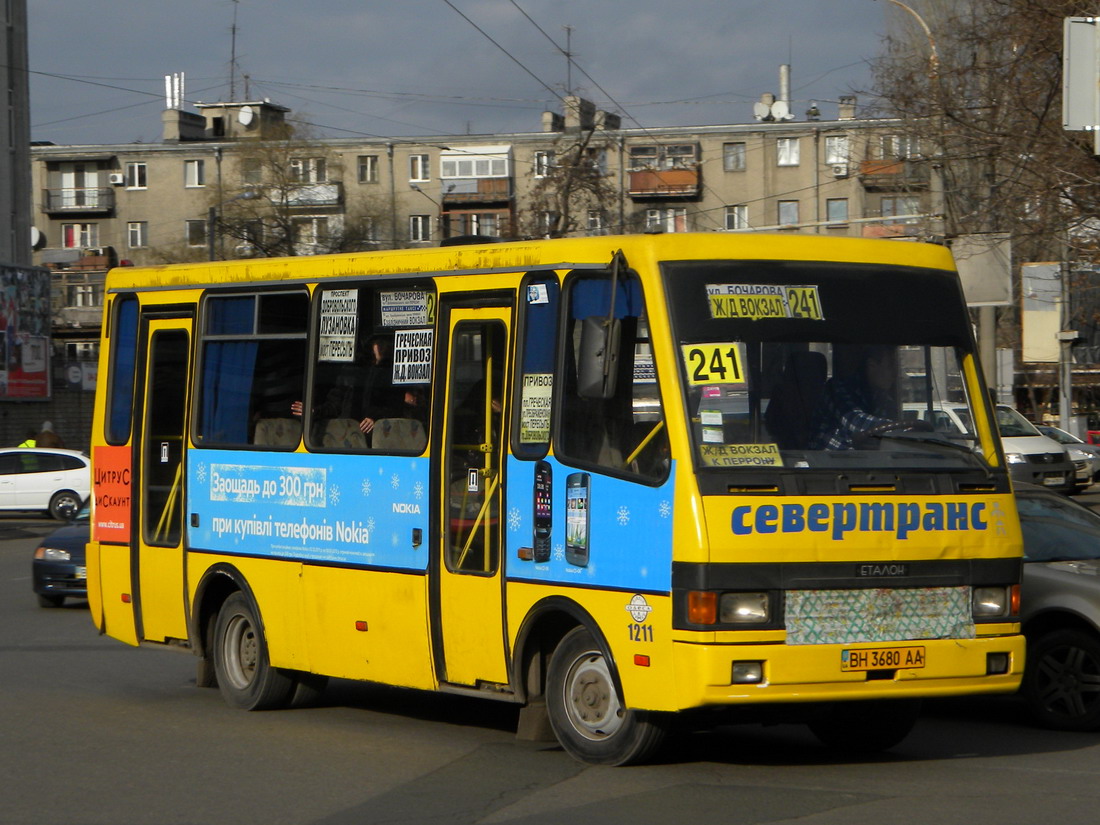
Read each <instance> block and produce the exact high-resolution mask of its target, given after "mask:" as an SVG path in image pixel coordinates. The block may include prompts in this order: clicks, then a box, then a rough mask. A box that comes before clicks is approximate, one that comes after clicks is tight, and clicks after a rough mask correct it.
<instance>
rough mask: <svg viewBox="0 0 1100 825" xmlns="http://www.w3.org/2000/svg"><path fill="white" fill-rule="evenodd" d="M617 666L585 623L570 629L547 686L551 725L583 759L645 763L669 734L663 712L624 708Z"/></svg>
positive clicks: (573, 753)
mask: <svg viewBox="0 0 1100 825" xmlns="http://www.w3.org/2000/svg"><path fill="white" fill-rule="evenodd" d="M612 667H613V665H611V663H609V662H608V661H607V658H606V657H605V656H604V655H603V652H602V651H601V650H600V646H599V645H598V644H596V641H595V639H593V638H592V634H591V633H589V632H588V631H587V630H586V629H585V628H583V627H578V628H575V629H573V630H571V631H570V632H569V633H567V634H566V636H565V638H564V639H562V640H561V643H560V644H559V645H558V647H557V649H556V650H555V651H554V655H553V656H552V657H551V658H550V668H549V672H548V674H547V689H546V708H547V711H548V713H549V716H550V726H551V727H552V728H553V730H554V735H555V736H556V737H557V739H558V742H559V743H561V746H562V747H563V748H565V750H566V751H567V752H568V753H569V754H570V755H571V756H573V757H574V758H575V759H578V760H580V761H581V762H588V763H590V764H595V765H627V764H631V763H635V762H641V761H643V760H644V759H645V758H646V757H648V756H650V755H651V754H652V753H653V752H654V751H655V750H656V749H657V747H658V746H659V745H660V744H661V741H662V740H663V739H664V736H665V731H666V725H665V722H664V719H663V718H662V716H661V715H659V714H654V713H647V712H645V711H638V710H630V709H628V708H624V707H623V706H622V704H621V703H620V701H619V694H618V691H617V690H616V688H615V679H614V677H613V674H612Z"/></svg>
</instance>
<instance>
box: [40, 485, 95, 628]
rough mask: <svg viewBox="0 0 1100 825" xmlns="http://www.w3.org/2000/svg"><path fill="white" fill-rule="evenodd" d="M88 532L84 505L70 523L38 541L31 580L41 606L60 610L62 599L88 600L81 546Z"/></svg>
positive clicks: (87, 516)
mask: <svg viewBox="0 0 1100 825" xmlns="http://www.w3.org/2000/svg"><path fill="white" fill-rule="evenodd" d="M90 533H91V521H90V512H89V508H88V505H87V504H85V505H84V506H83V507H81V508H80V510H79V511H78V512H77V514H76V515H75V516H74V517H73V520H72V521H70V522H69V523H68V524H66V525H65V526H64V527H59V528H58V529H57V530H55V531H54V532H53V533H51V534H50V535H48V536H46V538H44V539H42V543H41V544H39V545H38V547H37V548H36V549H35V551H34V561H33V562H32V565H31V567H32V578H33V580H34V592H35V594H36V595H37V596H38V604H39V605H40V606H41V607H60V606H61V605H62V604H63V603H64V601H65V599H66V598H75V599H86V598H88V572H87V568H86V567H85V566H84V545H86V544H87V543H88V538H89V536H90Z"/></svg>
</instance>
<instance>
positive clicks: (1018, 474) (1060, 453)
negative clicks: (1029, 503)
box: [902, 401, 1077, 493]
mask: <svg viewBox="0 0 1100 825" xmlns="http://www.w3.org/2000/svg"><path fill="white" fill-rule="evenodd" d="M995 412H996V415H997V428H998V429H999V430H1000V434H1001V445H1002V447H1003V448H1004V452H1005V461H1006V462H1007V463H1008V471H1009V474H1010V475H1011V476H1012V480H1013V481H1016V482H1027V483H1031V484H1041V485H1042V486H1044V487H1050V488H1051V489H1053V490H1058V491H1059V492H1062V493H1071V492H1074V491H1075V490H1076V488H1077V481H1076V473H1077V468H1076V467H1075V466H1074V465H1073V463H1072V462H1071V461H1070V457H1069V454H1068V453H1067V452H1066V449H1065V447H1063V446H1062V445H1061V444H1059V443H1058V442H1057V441H1054V440H1053V439H1051V438H1047V437H1046V436H1045V435H1043V434H1042V433H1041V432H1039V431H1038V430H1037V429H1035V425H1034V424H1032V423H1031V422H1030V421H1028V420H1027V419H1026V418H1024V417H1023V416H1022V415H1021V414H1020V413H1019V412H1018V411H1016V410H1014V409H1013V408H1012V407H1009V406H1007V405H1005V404H997V405H996V407H995ZM902 416H903V417H904V418H907V419H912V418H920V419H923V420H925V421H927V422H928V423H929V424H931V425H932V429H934V430H935V431H936V432H938V433H943V434H944V435H946V436H948V437H949V438H965V437H968V436H969V437H971V438H972V437H973V436H972V435H971V434H972V433H974V422H973V421H971V419H970V410H969V409H968V408H967V407H966V406H965V405H962V404H956V403H952V402H950V401H936V402H932V403H931V404H914V403H907V404H904V405H903V408H902Z"/></svg>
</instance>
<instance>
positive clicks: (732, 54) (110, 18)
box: [27, 0, 900, 144]
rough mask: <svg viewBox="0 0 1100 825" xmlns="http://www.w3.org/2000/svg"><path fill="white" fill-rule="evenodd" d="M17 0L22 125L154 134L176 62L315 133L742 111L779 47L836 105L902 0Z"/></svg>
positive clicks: (201, 85) (402, 132)
mask: <svg viewBox="0 0 1100 825" xmlns="http://www.w3.org/2000/svg"><path fill="white" fill-rule="evenodd" d="M27 5H28V16H29V29H30V31H29V41H30V42H29V48H30V70H31V76H30V87H31V138H32V140H36V141H51V142H53V143H57V144H110V143H132V142H145V143H155V142H159V141H160V139H161V119H160V116H161V112H162V110H163V109H165V108H166V102H165V91H164V85H165V84H164V76H165V75H168V74H174V73H183V74H184V77H185V95H184V103H185V105H184V108H185V109H188V110H191V111H195V110H194V109H193V104H194V103H196V102H202V103H214V102H219V101H229V100H233V99H235V100H236V101H238V102H240V101H244V100H263V99H269V100H270V101H271V102H273V103H277V104H280V105H282V106H286V107H288V108H290V109H291V110H292V114H291V115H290V117H292V118H293V119H294V120H295V121H296V122H301V123H308V124H311V126H310V132H311V133H312V134H315V135H317V136H324V137H347V138H354V137H422V136H431V135H455V134H470V135H478V134H485V135H492V134H498V133H507V132H536V131H539V130H540V129H541V113H542V112H543V111H546V110H555V111H560V110H561V102H560V96H563V95H564V94H566V93H567V91H572V92H573V93H575V94H579V95H581V96H583V97H586V98H588V99H589V100H592V101H593V102H594V103H595V104H596V105H597V107H598V108H601V109H604V110H606V111H610V112H615V113H618V114H620V115H621V116H622V118H623V126H624V127H641V128H659V127H661V126H668V125H676V126H699V125H720V124H731V123H747V122H751V121H752V120H753V103H755V102H756V101H758V100H759V99H760V96H761V94H764V93H766V92H771V93H775V94H778V93H779V67H780V65H781V64H784V63H786V64H789V65H790V66H791V84H790V85H791V111H792V112H793V113H794V115H795V117H796V119H798V120H804V119H805V115H804V113H805V111H806V109H808V108H809V106H810V105H811V102H816V104H817V106H818V108H819V109H820V111H821V115H822V119H824V120H831V119H834V118H835V117H836V111H837V109H836V100H837V98H838V96H839V95H843V94H851V93H853V92H861V91H866V90H868V89H870V88H871V87H872V85H873V84H872V79H871V72H870V66H869V62H870V61H871V60H873V59H874V58H875V57H876V56H878V54H879V50H880V44H881V38H882V33H883V32H884V31H885V30H886V26H887V20H888V19H889V18H892V17H893V16H895V15H897V14H899V13H900V10H898V9H897V8H896V7H893V6H891V5H890V4H889V3H888V2H887V1H886V0H877V1H876V0H675V1H673V0H661V2H658V1H657V0H396V1H395V0H385V2H383V1H382V0H311V2H303V1H302V0H236V2H235V1H234V0H187V1H186V2H182V3H181V2H178V0H99V1H98V2H89V0H28V3H27ZM234 20H235V21H236V22H235V24H234ZM234 29H235V32H236V35H235V37H234V36H233V32H234ZM566 51H568V52H569V53H571V55H572V60H567V58H566V56H565V54H564V53H565V52H566ZM234 56H235V60H233V57H234ZM859 101H860V104H861V105H862V104H865V103H870V102H872V101H871V98H870V97H869V96H868V95H861V96H860V98H859Z"/></svg>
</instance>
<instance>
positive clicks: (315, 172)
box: [290, 158, 328, 183]
mask: <svg viewBox="0 0 1100 825" xmlns="http://www.w3.org/2000/svg"><path fill="white" fill-rule="evenodd" d="M290 179H291V180H292V181H294V182H295V183H325V182H327V181H328V170H327V168H326V165H325V159H324V158H291V160H290Z"/></svg>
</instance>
